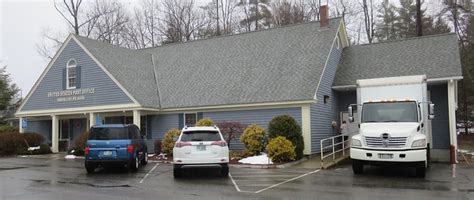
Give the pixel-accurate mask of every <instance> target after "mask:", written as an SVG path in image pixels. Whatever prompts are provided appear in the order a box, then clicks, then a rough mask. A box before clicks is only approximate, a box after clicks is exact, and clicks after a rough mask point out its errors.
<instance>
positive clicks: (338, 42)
mask: <svg viewBox="0 0 474 200" xmlns="http://www.w3.org/2000/svg"><path fill="white" fill-rule="evenodd" d="M336 40H337V49H341V38H340V37H339V34H337V38H336Z"/></svg>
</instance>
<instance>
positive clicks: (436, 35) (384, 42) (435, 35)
mask: <svg viewBox="0 0 474 200" xmlns="http://www.w3.org/2000/svg"><path fill="white" fill-rule="evenodd" d="M448 35H456V33H451V32H450V33H440V34H433V35H423V36H418V37H409V38H401V39H395V40H384V41H378V42H374V43H366V44H359V45H353V46H350V47H359V46H370V45H377V44H386V43H393V42H404V41H410V40H421V39H426V38H432V37H442V36H448Z"/></svg>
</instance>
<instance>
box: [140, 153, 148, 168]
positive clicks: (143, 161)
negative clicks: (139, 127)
mask: <svg viewBox="0 0 474 200" xmlns="http://www.w3.org/2000/svg"><path fill="white" fill-rule="evenodd" d="M143 156H144V158H143V159H142V162H141V164H142V165H146V164H148V152H145V153H143Z"/></svg>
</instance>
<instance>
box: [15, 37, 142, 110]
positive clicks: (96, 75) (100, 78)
mask: <svg viewBox="0 0 474 200" xmlns="http://www.w3.org/2000/svg"><path fill="white" fill-rule="evenodd" d="M71 58H74V59H75V60H76V61H77V66H80V68H81V70H80V71H81V75H78V76H77V77H78V78H79V77H80V78H81V80H80V84H81V86H80V87H81V88H95V93H94V94H86V95H85V100H81V101H70V102H57V98H56V97H48V92H54V91H62V90H63V78H64V77H63V69H65V68H66V64H67V62H68V60H69V59H71ZM125 103H133V101H132V100H131V99H130V98H128V96H127V95H126V94H125V93H124V92H123V91H122V89H120V88H119V87H118V86H117V85H116V84H115V82H114V81H113V80H112V79H110V78H109V77H108V76H107V74H106V73H105V72H104V71H103V70H102V69H101V68H100V67H99V66H98V65H97V63H96V62H94V60H92V58H90V57H89V56H88V55H87V54H86V52H84V51H83V50H82V48H81V47H80V46H79V45H78V44H77V43H76V42H75V41H74V40H70V42H69V44H67V46H66V47H65V48H64V50H63V51H62V53H61V54H60V55H59V57H58V58H57V60H56V62H54V63H53V65H52V66H51V68H50V70H49V71H48V72H47V74H46V75H45V76H44V78H43V79H42V80H41V82H40V83H39V85H38V86H37V88H36V90H35V91H33V93H32V94H31V96H30V98H29V99H28V101H27V102H26V103H25V105H24V107H23V109H22V111H32V110H44V109H58V108H74V107H84V106H99V105H113V104H125Z"/></svg>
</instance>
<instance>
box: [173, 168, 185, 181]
mask: <svg viewBox="0 0 474 200" xmlns="http://www.w3.org/2000/svg"><path fill="white" fill-rule="evenodd" d="M182 175H183V174H182V172H181V166H179V165H173V176H174V178H181V177H182Z"/></svg>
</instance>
